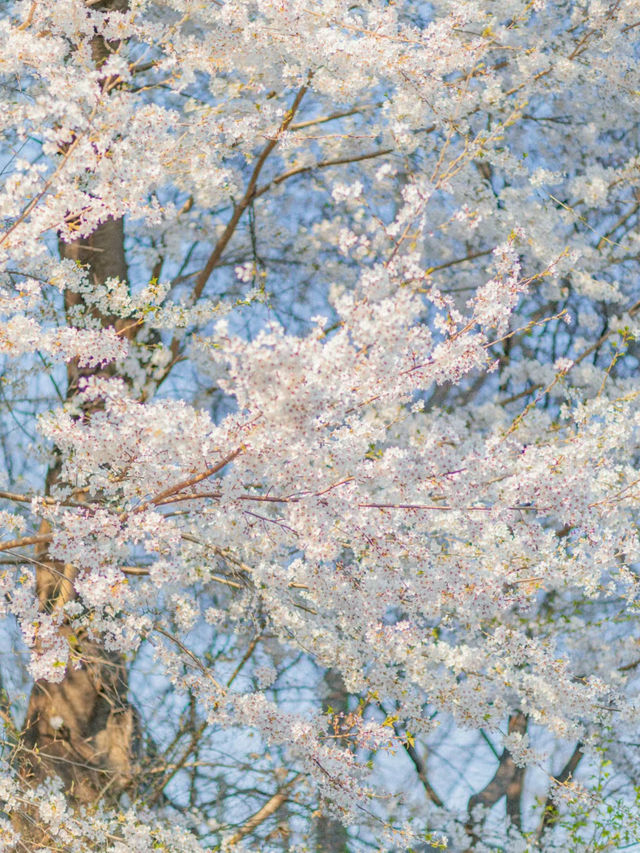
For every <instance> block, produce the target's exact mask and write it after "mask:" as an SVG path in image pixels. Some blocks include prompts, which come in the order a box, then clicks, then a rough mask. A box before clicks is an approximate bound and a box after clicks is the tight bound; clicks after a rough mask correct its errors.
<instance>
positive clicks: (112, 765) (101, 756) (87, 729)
mask: <svg viewBox="0 0 640 853" xmlns="http://www.w3.org/2000/svg"><path fill="white" fill-rule="evenodd" d="M60 253H61V255H62V257H65V258H73V259H75V260H77V261H79V262H80V263H82V264H83V266H85V268H86V269H87V273H88V276H89V279H90V280H91V281H92V282H93V283H94V284H95V285H99V284H101V283H102V282H104V281H105V280H106V279H107V278H110V277H118V278H120V279H123V280H126V277H127V270H126V264H125V257H124V230H123V223H122V220H107V221H106V222H104V223H103V224H102V225H100V226H99V227H98V228H97V230H96V231H95V232H94V233H93V234H92V235H91V236H90V237H89V238H87V239H85V240H81V241H76V242H74V243H69V244H65V243H61V244H60ZM80 300H81V297H79V296H78V295H77V294H74V293H71V294H68V296H67V299H66V307H67V309H69V308H71V307H73V306H76V305H78V304H79V302H80ZM100 320H101V322H102V323H103V325H105V326H106V325H110V324H111V323H112V318H108V317H101V318H100ZM99 372H104V370H103V369H102V368H93V369H91V370H88V369H86V368H83V369H81V368H79V367H78V365H77V363H76V362H71V363H70V364H69V366H68V370H67V377H68V382H67V394H66V398H67V400H70V399H72V398H73V397H74V396H75V394H76V393H77V390H78V381H79V379H80V378H81V377H83V376H84V377H87V376H89V375H91V374H94V375H95V374H96V373H99ZM87 416H90V412H89V411H84V412H83V413H82V415H81V417H87ZM59 476H60V460H57V461H56V462H54V463H53V464H52V466H51V467H50V468H49V471H48V472H47V478H46V484H47V492H49V491H50V490H51V488H52V487H53V486H54V484H55V483H56V482H57V481H58V479H59ZM37 560H38V563H37V564H36V590H37V594H38V599H39V602H40V606H41V607H42V609H43V610H45V611H48V612H55V611H56V610H59V609H60V608H61V607H63V606H64V605H65V604H66V603H67V602H68V601H69V600H71V599H73V598H74V597H75V590H74V580H75V575H76V571H75V569H74V567H73V566H70V565H64V564H62V563H60V562H59V561H55V560H52V559H51V558H50V557H49V555H48V553H47V551H46V549H44V550H42V551H40V552H39V553H38V554H37ZM60 632H61V634H62V635H63V636H64V638H65V640H66V641H67V642H68V643H69V644H70V646H71V649H72V656H71V657H72V663H70V665H69V667H68V670H67V672H66V674H65V677H64V679H63V680H62V681H61V682H59V683H52V682H48V681H45V680H40V681H37V682H36V683H35V684H34V687H33V690H32V692H31V697H30V700H29V706H28V710H27V716H26V721H25V726H24V735H23V739H22V743H21V745H20V747H19V750H18V753H17V755H18V760H19V763H20V772H21V775H22V777H23V779H24V780H25V781H27V782H28V783H29V784H31V785H36V784H39V783H40V782H42V781H44V780H45V779H46V778H47V777H49V776H52V775H56V776H58V777H59V778H60V779H61V780H62V782H63V785H64V789H65V791H66V793H67V795H68V796H69V797H70V798H71V800H73V801H75V802H78V803H83V804H89V803H92V802H94V801H96V800H98V799H100V798H102V797H105V796H106V797H107V798H108V799H113V798H114V797H116V796H117V795H118V794H119V793H121V792H122V790H123V789H124V788H126V787H127V786H129V785H130V784H131V782H132V778H133V746H134V741H135V717H134V712H133V709H132V708H131V707H130V705H129V704H128V702H127V689H128V684H127V671H126V667H125V663H124V661H123V659H122V658H121V656H119V655H117V654H114V653H112V652H107V651H106V650H105V649H104V648H103V647H102V646H101V644H100V643H99V642H96V641H95V640H89V639H88V638H87V637H86V636H79V637H78V636H76V635H73V634H72V633H71V629H70V627H69V626H68V625H67V624H66V623H65V622H64V621H63V623H62V625H61V628H60Z"/></svg>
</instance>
